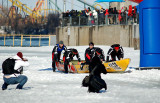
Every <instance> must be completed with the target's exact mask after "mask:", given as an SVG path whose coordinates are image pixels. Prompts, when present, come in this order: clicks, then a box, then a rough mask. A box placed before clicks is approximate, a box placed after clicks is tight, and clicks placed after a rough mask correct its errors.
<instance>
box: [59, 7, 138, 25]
mask: <svg viewBox="0 0 160 103" xmlns="http://www.w3.org/2000/svg"><path fill="white" fill-rule="evenodd" d="M137 15H138V13H137V9H136V7H135V6H134V7H132V5H129V7H128V8H127V7H122V8H121V10H117V9H116V7H114V8H112V7H109V9H104V8H101V9H100V10H99V9H95V10H91V9H90V7H88V9H84V10H81V11H77V10H71V11H69V10H67V11H66V12H65V13H62V16H61V18H62V23H63V25H64V26H65V25H67V23H70V24H71V25H101V24H107V25H111V24H128V22H131V23H138V20H137V19H138V18H137V17H138V16H137ZM70 17H71V18H70Z"/></svg>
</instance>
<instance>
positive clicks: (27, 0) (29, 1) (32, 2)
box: [0, 0, 108, 10]
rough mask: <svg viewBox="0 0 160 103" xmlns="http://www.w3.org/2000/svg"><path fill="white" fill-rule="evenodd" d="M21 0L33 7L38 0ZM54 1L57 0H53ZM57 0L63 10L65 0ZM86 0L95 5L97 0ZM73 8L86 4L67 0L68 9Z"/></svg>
mask: <svg viewBox="0 0 160 103" xmlns="http://www.w3.org/2000/svg"><path fill="white" fill-rule="evenodd" d="M0 1H1V0H0ZM19 1H21V2H22V3H23V4H27V6H28V7H30V8H32V9H33V8H34V7H35V5H36V2H37V1H38V0H19ZM48 1H49V0H48ZM52 1H53V2H55V0H52ZM57 1H58V6H59V7H60V8H61V10H63V0H57ZM84 1H86V2H88V3H89V4H91V5H93V4H95V1H96V0H84ZM72 3H73V5H72ZM10 4H11V3H10ZM100 5H101V6H102V7H104V8H107V7H108V3H100ZM52 8H53V9H54V8H55V6H54V5H52ZM72 8H73V9H76V10H82V9H84V4H82V3H81V2H79V1H77V0H66V10H71V9H72Z"/></svg>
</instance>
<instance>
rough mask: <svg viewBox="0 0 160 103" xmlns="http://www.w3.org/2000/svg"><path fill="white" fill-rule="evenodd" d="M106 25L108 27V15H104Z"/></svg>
mask: <svg viewBox="0 0 160 103" xmlns="http://www.w3.org/2000/svg"><path fill="white" fill-rule="evenodd" d="M106 25H108V15H106Z"/></svg>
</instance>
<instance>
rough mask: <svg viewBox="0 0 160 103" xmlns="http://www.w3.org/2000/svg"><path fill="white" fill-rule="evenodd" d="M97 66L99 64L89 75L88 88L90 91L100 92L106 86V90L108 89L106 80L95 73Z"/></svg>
mask: <svg viewBox="0 0 160 103" xmlns="http://www.w3.org/2000/svg"><path fill="white" fill-rule="evenodd" d="M97 67H98V65H96V66H95V67H94V69H93V70H92V71H91V73H90V75H89V88H88V91H89V92H97V93H98V92H99V91H100V90H101V89H102V88H105V90H107V84H106V82H105V81H104V80H103V79H101V78H100V77H99V76H96V75H94V71H95V70H96V68H97Z"/></svg>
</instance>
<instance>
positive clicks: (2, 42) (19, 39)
mask: <svg viewBox="0 0 160 103" xmlns="http://www.w3.org/2000/svg"><path fill="white" fill-rule="evenodd" d="M52 36H55V35H0V46H21V47H22V46H30V47H31V46H50V45H51V37H52Z"/></svg>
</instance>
